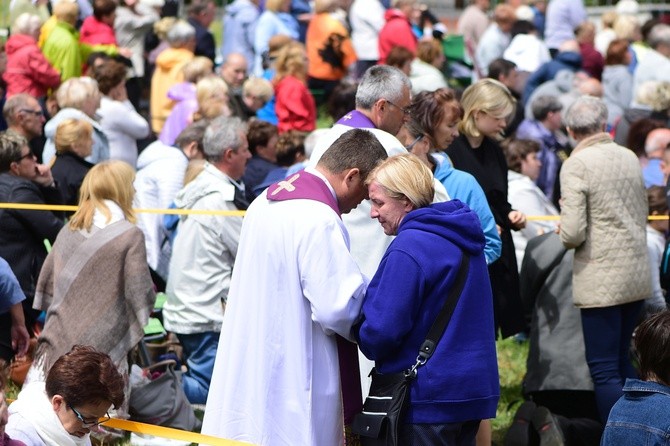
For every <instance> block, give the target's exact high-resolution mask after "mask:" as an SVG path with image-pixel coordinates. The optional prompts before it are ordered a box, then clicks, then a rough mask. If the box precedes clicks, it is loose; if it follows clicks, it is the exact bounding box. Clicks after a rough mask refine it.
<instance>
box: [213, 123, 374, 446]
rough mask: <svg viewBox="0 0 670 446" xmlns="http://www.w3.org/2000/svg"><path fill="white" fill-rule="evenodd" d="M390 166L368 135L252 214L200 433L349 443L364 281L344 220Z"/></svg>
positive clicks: (336, 150)
mask: <svg viewBox="0 0 670 446" xmlns="http://www.w3.org/2000/svg"><path fill="white" fill-rule="evenodd" d="M386 157H387V154H386V151H385V150H384V148H383V147H382V145H381V144H380V143H379V141H378V140H377V138H375V136H373V135H372V134H371V133H370V132H369V131H367V130H359V129H356V130H351V131H349V132H346V133H345V134H343V135H342V136H341V137H340V138H338V139H337V140H336V141H335V142H334V143H333V144H332V146H331V147H330V148H329V149H328V150H326V151H325V153H324V154H323V156H321V158H320V160H319V162H318V163H317V165H316V166H315V167H313V168H307V169H306V170H305V171H301V172H299V173H297V174H294V175H293V176H291V177H290V178H287V179H286V180H284V181H281V182H279V183H277V184H274V185H272V186H270V187H269V188H268V189H267V190H266V191H265V192H264V193H263V194H262V195H261V196H259V197H258V198H257V199H256V200H255V201H254V202H253V203H252V204H251V206H250V207H249V209H248V211H247V214H246V216H245V219H244V223H243V226H242V233H241V236H240V243H239V248H238V253H237V258H236V261H235V266H234V268H233V277H232V282H231V285H230V293H229V296H228V303H227V307H226V313H225V315H224V318H223V327H222V330H221V338H220V340H219V347H218V352H217V357H216V362H215V365H214V373H213V376H212V383H211V388H210V392H209V399H208V400H207V406H206V407H207V408H206V410H205V417H204V420H203V428H202V433H204V434H207V435H213V436H217V437H221V438H227V439H233V440H239V441H245V442H249V443H251V444H254V445H286V446H296V445H300V446H308V445H314V446H341V445H342V444H344V431H345V429H344V425H345V423H348V422H350V420H351V419H352V418H353V415H354V414H355V413H356V412H357V411H360V410H361V406H362V395H361V389H360V381H359V377H358V361H357V348H356V345H355V344H353V343H351V342H350V340H352V339H353V338H352V334H351V327H352V326H353V325H354V323H355V322H356V321H357V320H358V318H359V313H360V309H361V306H362V304H363V298H364V295H365V290H366V287H367V280H366V278H365V276H364V275H363V274H362V273H361V271H360V269H359V267H358V266H357V264H356V262H355V261H354V259H353V258H352V256H351V254H350V253H349V236H348V233H347V230H346V228H345V226H344V224H343V223H342V220H341V214H346V213H348V212H349V211H351V210H352V209H354V208H355V207H356V206H357V205H358V204H359V203H360V202H361V201H362V200H363V199H365V198H366V197H367V188H366V186H365V179H366V177H367V175H368V174H369V172H370V171H372V169H373V168H374V167H375V166H376V165H377V163H378V162H379V161H381V160H383V159H385V158H386Z"/></svg>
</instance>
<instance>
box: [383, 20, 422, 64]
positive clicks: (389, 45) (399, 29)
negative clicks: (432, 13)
mask: <svg viewBox="0 0 670 446" xmlns="http://www.w3.org/2000/svg"><path fill="white" fill-rule="evenodd" d="M384 18H385V19H386V25H384V27H383V28H382V30H381V31H380V32H379V63H380V64H383V63H386V56H388V54H389V53H390V52H391V50H392V49H393V47H395V46H404V47H405V48H407V49H408V50H410V51H411V52H412V54H416V47H417V45H418V43H417V39H416V36H415V35H414V33H413V32H412V25H411V24H410V23H409V19H408V18H407V16H406V15H405V14H403V13H402V12H401V11H400V10H399V9H389V10H388V11H386V14H385V15H384Z"/></svg>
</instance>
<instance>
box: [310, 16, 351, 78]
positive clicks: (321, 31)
mask: <svg viewBox="0 0 670 446" xmlns="http://www.w3.org/2000/svg"><path fill="white" fill-rule="evenodd" d="M331 36H332V38H331ZM329 39H330V40H331V41H332V42H333V43H334V48H335V49H336V50H339V51H340V52H341V56H342V57H341V58H339V60H340V61H341V62H342V67H340V68H336V67H334V66H333V65H331V64H330V63H328V62H326V61H325V60H324V59H323V56H322V54H320V52H321V53H323V50H324V49H326V48H327V45H328V42H329ZM306 41H307V58H308V60H309V63H308V69H307V75H308V76H310V77H313V78H316V79H321V80H327V81H339V80H340V79H342V78H343V77H344V76H345V75H346V74H347V68H348V67H349V66H350V65H351V64H353V63H354V62H356V60H357V57H356V52H355V51H354V47H353V46H352V44H351V39H350V38H349V33H348V32H347V29H346V28H345V27H344V25H342V23H340V21H339V20H337V19H336V18H334V17H333V16H331V15H330V13H327V12H324V13H321V14H317V15H315V16H314V17H313V18H312V20H311V21H310V22H309V26H308V27H307V39H306ZM336 53H337V51H336V52H335V53H331V54H333V55H335V54H336Z"/></svg>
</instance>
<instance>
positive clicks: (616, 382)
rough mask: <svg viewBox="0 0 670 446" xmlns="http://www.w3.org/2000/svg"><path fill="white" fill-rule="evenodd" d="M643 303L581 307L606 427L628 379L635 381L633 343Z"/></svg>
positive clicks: (596, 391)
mask: <svg viewBox="0 0 670 446" xmlns="http://www.w3.org/2000/svg"><path fill="white" fill-rule="evenodd" d="M642 304H643V301H641V300H640V301H637V302H631V303H627V304H623V305H614V306H612V307H604V308H582V309H581V315H582V331H583V332H584V347H585V350H586V362H587V363H588V365H589V371H590V372H591V378H592V379H593V389H594V390H595V393H596V403H597V404H598V412H599V414H600V419H601V421H602V422H603V424H604V423H605V422H606V421H607V417H608V415H609V413H610V409H611V408H612V406H613V405H614V403H616V401H617V400H618V399H619V398H620V397H621V395H622V394H623V391H622V389H623V384H624V381H625V380H626V378H636V377H637V373H636V372H635V369H634V368H633V365H632V364H631V362H630V357H629V354H628V352H629V348H630V340H631V337H632V335H633V330H634V329H635V324H636V322H637V317H638V315H639V313H640V310H641V309H642Z"/></svg>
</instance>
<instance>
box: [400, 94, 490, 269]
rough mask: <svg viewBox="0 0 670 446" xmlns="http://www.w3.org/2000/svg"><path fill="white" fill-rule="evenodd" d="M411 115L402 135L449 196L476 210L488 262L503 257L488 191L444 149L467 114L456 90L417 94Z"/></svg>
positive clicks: (410, 148)
mask: <svg viewBox="0 0 670 446" xmlns="http://www.w3.org/2000/svg"><path fill="white" fill-rule="evenodd" d="M409 116H410V119H409V121H407V122H406V123H405V125H404V126H403V128H402V129H401V130H400V133H399V134H398V139H400V140H401V141H402V142H404V144H405V147H406V148H407V150H409V151H410V152H412V153H413V154H414V155H416V156H418V157H419V158H420V159H421V161H423V163H424V164H426V165H427V166H428V167H429V168H430V170H431V171H432V172H433V175H434V176H435V178H436V179H437V180H438V181H439V182H440V183H442V185H443V186H444V187H445V189H446V190H447V194H448V195H449V198H451V199H454V198H457V199H459V200H461V201H462V202H464V203H466V204H467V205H468V206H469V207H470V209H472V210H473V211H475V213H476V214H477V216H478V217H479V220H480V222H481V224H482V229H483V230H484V236H485V237H486V246H485V247H484V255H485V257H486V263H487V264H490V263H493V262H494V261H495V260H497V259H498V257H500V250H501V245H502V244H501V242H500V237H499V236H498V230H497V228H496V223H495V220H494V219H493V214H491V210H490V209H489V205H488V203H487V201H486V195H485V194H484V191H483V190H482V188H481V186H480V185H479V183H477V180H476V179H475V178H474V177H473V176H472V175H470V174H469V173H466V172H463V171H460V170H457V169H454V167H453V165H452V163H451V160H450V159H449V157H448V156H447V155H446V154H445V153H444V149H445V148H447V147H449V145H450V144H451V143H452V142H453V140H454V139H455V138H456V137H458V124H459V122H460V121H461V118H462V116H463V110H462V109H461V105H460V104H459V103H458V101H457V100H456V97H455V96H454V92H453V91H452V90H451V89H449V88H439V89H437V90H435V91H424V92H421V93H419V94H417V95H416V96H414V97H413V98H412V103H411V104H410V106H409Z"/></svg>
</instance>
